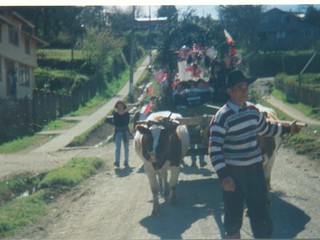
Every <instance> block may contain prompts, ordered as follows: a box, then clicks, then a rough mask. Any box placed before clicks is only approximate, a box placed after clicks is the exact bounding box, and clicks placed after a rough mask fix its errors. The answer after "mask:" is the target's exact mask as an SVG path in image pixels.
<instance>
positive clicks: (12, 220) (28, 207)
mask: <svg viewBox="0 0 320 240" xmlns="http://www.w3.org/2000/svg"><path fill="white" fill-rule="evenodd" d="M44 195H45V191H39V192H37V193H35V194H33V195H31V196H29V197H25V198H16V199H14V200H13V201H11V202H9V203H8V204H6V205H4V206H2V207H1V208H0V237H6V236H10V235H11V234H14V233H15V232H16V231H19V230H20V229H22V228H23V227H24V226H26V225H28V224H30V223H32V222H33V221H35V220H37V219H39V217H41V216H43V215H45V214H46V203H45V200H44Z"/></svg>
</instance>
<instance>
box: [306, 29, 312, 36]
mask: <svg viewBox="0 0 320 240" xmlns="http://www.w3.org/2000/svg"><path fill="white" fill-rule="evenodd" d="M304 36H306V37H311V36H313V31H312V30H311V29H306V30H304Z"/></svg>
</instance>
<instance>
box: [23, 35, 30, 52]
mask: <svg viewBox="0 0 320 240" xmlns="http://www.w3.org/2000/svg"><path fill="white" fill-rule="evenodd" d="M24 49H25V52H26V54H30V38H28V37H26V38H25V40H24Z"/></svg>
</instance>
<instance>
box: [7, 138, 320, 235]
mask: <svg viewBox="0 0 320 240" xmlns="http://www.w3.org/2000/svg"><path fill="white" fill-rule="evenodd" d="M38 154H39V153H38ZM28 156H29V157H28ZM71 156H90V157H100V158H102V159H104V160H105V161H106V167H105V168H104V169H103V171H102V172H101V173H99V174H97V175H95V176H94V177H92V178H91V179H89V180H88V181H87V182H86V183H85V184H83V185H82V186H78V187H76V188H74V189H73V190H72V191H70V192H68V193H67V194H66V195H64V196H62V197H60V198H59V199H57V201H56V202H54V203H53V204H51V205H50V212H49V215H48V216H46V217H45V218H43V219H41V220H40V221H39V222H38V223H36V224H34V225H33V226H30V227H28V228H27V229H25V230H24V231H23V232H22V233H20V234H18V235H16V236H14V237H13V238H14V239H41V240H42V239H77V240H78V239H80V240H81V239H83V240H87V239H97V240H99V239H221V238H222V236H223V226H222V219H223V209H222V207H223V206H222V202H221V192H220V186H219V182H218V179H217V176H216V174H215V172H214V171H213V168H212V166H211V165H210V164H208V165H207V166H206V167H205V168H202V169H194V168H190V167H189V166H190V164H191V160H190V158H189V157H187V158H185V162H186V165H184V166H183V168H182V170H181V174H180V177H179V185H178V190H177V191H178V203H177V204H176V205H174V206H172V205H171V204H169V203H167V202H165V201H164V200H163V199H161V206H160V211H161V215H160V216H159V217H152V216H151V211H152V202H151V200H152V195H151V191H150V188H149V184H148V179H147V176H146V174H145V173H144V171H143V168H142V161H141V160H140V159H138V157H137V156H136V154H135V153H134V150H133V148H132V145H131V148H130V166H131V168H127V169H125V168H123V167H122V166H121V167H120V168H119V169H114V168H113V161H114V145H113V144H109V145H108V146H106V147H97V148H89V149H77V150H71V151H58V152H55V153H54V154H51V155H50V156H49V155H46V156H44V157H47V158H46V160H47V161H45V162H41V158H39V156H38V155H37V157H38V158H37V159H40V160H39V161H38V162H35V161H33V162H32V164H33V166H31V169H33V170H35V169H37V167H39V170H40V169H41V168H44V165H43V164H47V165H45V166H46V167H47V168H48V169H50V168H54V167H57V166H58V165H60V164H62V163H63V162H64V161H66V160H67V159H68V158H70V157H71ZM7 157H9V156H7ZM25 158H26V159H25V161H23V162H21V161H20V162H18V160H15V156H14V155H12V156H10V159H8V158H6V165H8V166H10V164H11V168H18V169H19V168H21V170H22V169H28V168H30V166H29V165H30V161H28V159H29V160H30V159H32V155H26V157H25ZM7 159H8V160H7ZM206 161H207V162H208V158H207V159H206ZM319 170H320V166H319V162H316V161H310V160H308V159H307V158H306V157H304V156H298V155H296V154H295V153H294V152H293V151H291V150H289V149H285V148H284V147H281V148H280V150H279V151H278V154H277V158H276V161H275V165H274V168H273V173H272V176H273V178H272V187H273V189H272V206H271V207H270V214H271V216H272V219H273V221H274V233H273V238H276V239H279V238H287V239H291V238H319V237H320V228H319V226H320V211H319V209H320V203H319V199H320V184H319V183H320V178H319ZM241 235H242V238H246V239H250V238H252V235H251V230H250V227H249V224H248V219H247V217H244V226H243V228H242V231H241Z"/></svg>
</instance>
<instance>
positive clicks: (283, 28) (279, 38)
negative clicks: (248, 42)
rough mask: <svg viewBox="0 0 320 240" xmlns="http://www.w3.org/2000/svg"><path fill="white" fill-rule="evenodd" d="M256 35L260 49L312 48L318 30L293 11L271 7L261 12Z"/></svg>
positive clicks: (317, 35) (316, 40) (315, 41)
mask: <svg viewBox="0 0 320 240" xmlns="http://www.w3.org/2000/svg"><path fill="white" fill-rule="evenodd" d="M258 36H259V38H260V43H261V45H260V49H261V50H294V49H310V48H313V49H314V48H316V44H317V42H318V41H319V37H320V30H319V28H318V27H316V26H314V25H311V24H308V23H306V22H304V21H303V19H302V18H300V17H298V16H296V15H295V14H293V13H290V12H285V11H282V10H280V9H278V8H273V9H271V10H269V11H267V12H265V13H263V14H262V16H261V18H260V22H259V27H258Z"/></svg>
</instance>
